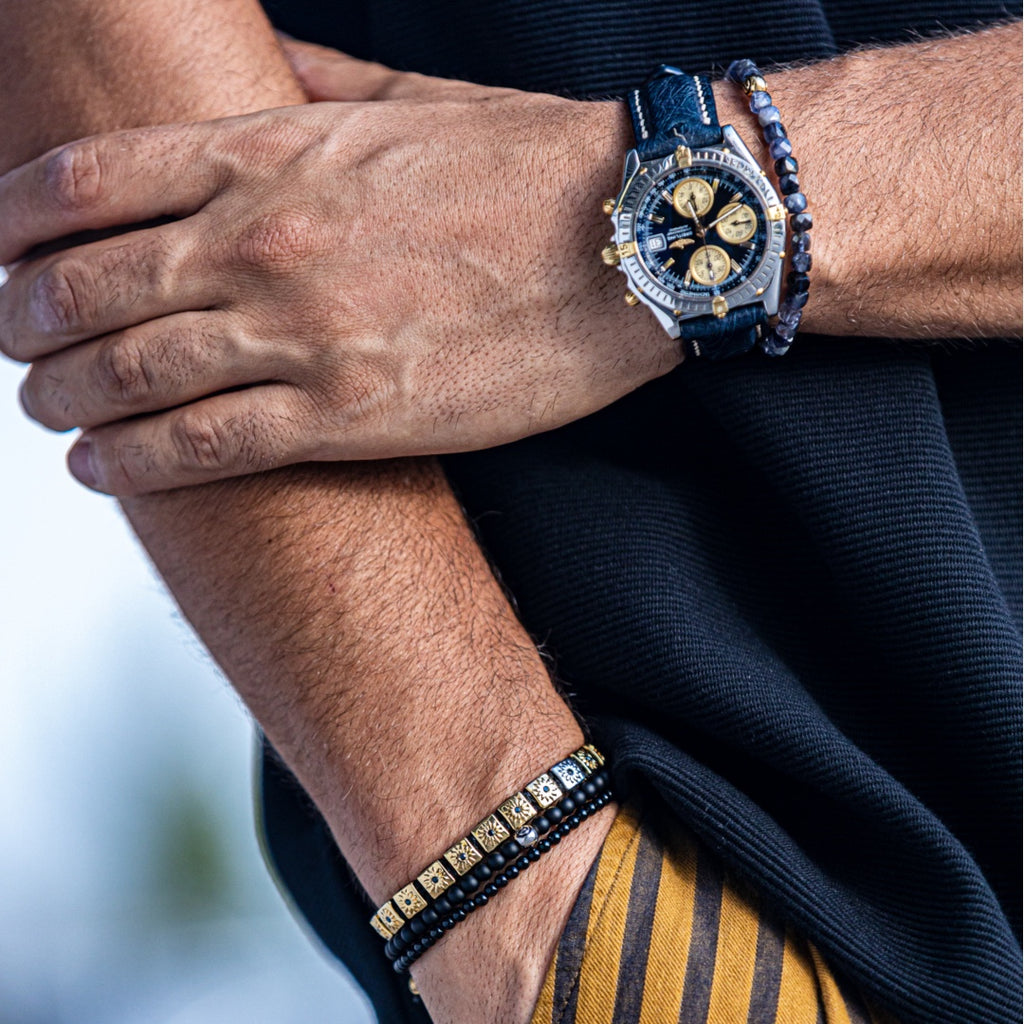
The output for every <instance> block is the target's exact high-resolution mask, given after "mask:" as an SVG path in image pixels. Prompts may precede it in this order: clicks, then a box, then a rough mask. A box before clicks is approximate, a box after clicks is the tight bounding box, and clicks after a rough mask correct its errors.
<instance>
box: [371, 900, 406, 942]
mask: <svg viewBox="0 0 1024 1024" xmlns="http://www.w3.org/2000/svg"><path fill="white" fill-rule="evenodd" d="M370 924H372V925H373V927H374V930H375V931H376V932H377V934H378V935H380V936H381V937H382V938H385V939H390V938H391V936H392V935H394V934H395V932H397V931H399V930H400V929H401V927H402V925H403V924H405V922H404V921H403V920H402V915H401V914H400V913H399V912H398V911H397V910H395V908H394V907H393V906H392V905H391V901H390V900H388V902H387V903H385V904H384V906H383V907H381V908H380V910H378V911H377V913H376V914H374V915H373V919H372V920H371V921H370Z"/></svg>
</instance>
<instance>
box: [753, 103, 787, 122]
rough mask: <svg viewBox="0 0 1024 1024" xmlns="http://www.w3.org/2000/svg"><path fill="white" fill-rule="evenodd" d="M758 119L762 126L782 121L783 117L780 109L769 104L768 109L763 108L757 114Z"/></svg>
mask: <svg viewBox="0 0 1024 1024" xmlns="http://www.w3.org/2000/svg"><path fill="white" fill-rule="evenodd" d="M757 119H758V121H760V122H761V124H763V125H764V124H771V123H772V121H781V120H782V115H781V114H780V113H779V108H778V107H776V106H774V105H773V104H771V103H769V104H768V106H767V107H762V108H761V109H760V110H759V111H758V112H757Z"/></svg>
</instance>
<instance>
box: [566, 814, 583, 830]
mask: <svg viewBox="0 0 1024 1024" xmlns="http://www.w3.org/2000/svg"><path fill="white" fill-rule="evenodd" d="M582 820H583V819H582V818H581V817H580V816H579V815H578V814H574V815H573V816H572V817H571V818H570V819H569V828H576V826H577V825H579V823H580V822H581V821H582Z"/></svg>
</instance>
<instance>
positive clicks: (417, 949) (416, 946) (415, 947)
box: [406, 940, 423, 956]
mask: <svg viewBox="0 0 1024 1024" xmlns="http://www.w3.org/2000/svg"><path fill="white" fill-rule="evenodd" d="M409 952H410V953H412V954H413V956H416V955H417V954H418V953H422V952H423V941H422V940H420V941H419V942H414V943H413V944H412V948H411V949H410V950H409ZM406 955H408V954H406Z"/></svg>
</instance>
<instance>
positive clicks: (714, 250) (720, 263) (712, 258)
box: [689, 245, 731, 286]
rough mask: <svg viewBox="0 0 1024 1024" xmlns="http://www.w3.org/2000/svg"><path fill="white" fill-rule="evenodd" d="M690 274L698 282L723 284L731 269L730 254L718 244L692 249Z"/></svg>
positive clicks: (712, 284)
mask: <svg viewBox="0 0 1024 1024" xmlns="http://www.w3.org/2000/svg"><path fill="white" fill-rule="evenodd" d="M691 253H692V254H691V256H690V270H689V273H690V276H691V277H692V278H693V279H694V281H696V282H697V283H698V284H703V285H710V286H714V285H717V284H721V283H722V282H723V281H724V280H725V279H726V278H727V277H728V276H729V272H730V270H731V266H730V263H729V254H728V253H727V252H726V251H725V250H724V249H720V248H719V247H718V246H717V245H700V246H698V247H697V248H696V249H693V250H691Z"/></svg>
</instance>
